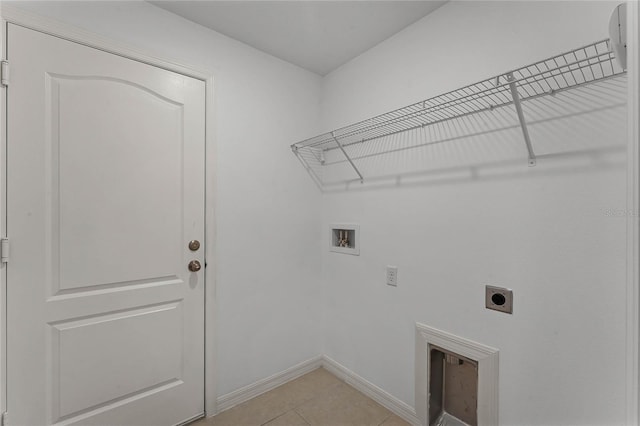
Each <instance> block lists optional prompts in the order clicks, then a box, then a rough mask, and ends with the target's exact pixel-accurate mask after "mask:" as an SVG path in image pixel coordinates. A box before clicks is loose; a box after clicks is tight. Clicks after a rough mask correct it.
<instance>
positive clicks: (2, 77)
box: [0, 61, 9, 86]
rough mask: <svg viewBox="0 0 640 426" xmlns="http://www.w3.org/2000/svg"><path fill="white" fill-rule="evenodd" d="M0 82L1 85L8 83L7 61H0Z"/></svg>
mask: <svg viewBox="0 0 640 426" xmlns="http://www.w3.org/2000/svg"><path fill="white" fill-rule="evenodd" d="M0 83H1V84H2V85H3V86H8V85H9V62H8V61H2V62H0Z"/></svg>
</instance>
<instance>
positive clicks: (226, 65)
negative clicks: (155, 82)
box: [15, 2, 321, 396]
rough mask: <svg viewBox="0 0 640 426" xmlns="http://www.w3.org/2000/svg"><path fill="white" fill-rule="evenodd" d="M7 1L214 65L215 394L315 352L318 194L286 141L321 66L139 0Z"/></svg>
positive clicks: (162, 53) (303, 118)
mask: <svg viewBox="0 0 640 426" xmlns="http://www.w3.org/2000/svg"><path fill="white" fill-rule="evenodd" d="M15 5H17V6H20V7H23V8H25V9H28V10H31V11H35V12H37V13H39V14H41V15H44V16H48V17H51V18H54V19H57V20H60V21H63V22H67V23H70V24H72V25H75V26H79V27H82V28H85V29H87V30H90V31H92V32H95V33H98V34H100V35H103V36H106V37H109V38H111V39H113V40H115V41H121V42H124V43H127V44H129V45H130V46H132V47H134V48H135V47H137V48H140V49H143V50H144V51H145V52H148V53H149V54H152V55H156V56H158V57H160V58H166V59H169V60H172V61H174V62H178V63H184V64H187V65H192V66H194V67H197V68H199V69H203V70H211V71H212V72H213V74H214V76H215V103H216V104H215V107H214V109H213V111H208V113H211V114H214V115H215V121H216V129H215V133H216V134H215V139H216V149H217V161H216V164H215V165H213V166H214V167H215V170H216V177H217V182H215V187H212V188H211V193H213V194H214V196H215V203H216V210H215V213H216V227H217V241H216V242H217V259H216V262H215V263H216V264H215V265H214V267H215V274H216V286H217V288H216V296H217V318H216V322H217V329H216V330H215V332H216V339H217V341H216V343H217V350H218V353H217V360H216V367H217V371H216V374H217V391H218V395H219V396H220V395H224V394H226V393H228V392H230V391H233V390H236V389H238V388H240V387H242V386H244V385H248V384H251V383H253V382H255V381H257V380H259V379H263V378H265V377H268V376H270V375H272V374H274V373H278V372H280V371H282V370H285V369H286V368H289V367H291V366H292V365H294V364H297V363H299V362H301V361H305V360H307V359H309V358H311V357H314V356H317V355H318V354H319V353H320V350H321V348H320V338H319V334H318V333H319V324H320V306H319V304H318V303H317V301H318V299H319V285H318V278H319V276H320V270H319V268H320V263H319V261H318V255H319V239H320V236H319V230H318V226H317V224H318V223H319V221H320V213H319V212H320V201H321V198H320V195H319V194H318V192H317V188H316V187H315V186H314V184H313V183H312V182H311V181H310V180H309V179H307V175H306V173H305V171H304V170H303V169H302V168H301V167H300V165H299V163H298V161H297V160H296V158H295V157H294V156H293V155H292V154H291V151H290V150H289V145H290V144H291V143H293V142H295V141H296V140H298V139H302V138H304V137H306V136H307V135H309V134H312V133H314V132H315V131H316V130H317V117H318V108H319V90H320V84H321V80H320V77H318V76H317V75H315V74H312V73H310V72H307V71H304V70H302V69H301V68H298V67H295V66H293V65H291V64H288V63H286V62H283V61H281V60H278V59H276V58H273V57H271V56H269V55H266V54H264V53H262V52H259V51H257V50H255V49H253V48H250V47H248V46H246V45H244V44H242V43H239V42H237V41H234V40H231V39H229V38H227V37H224V36H222V35H220V34H218V33H215V32H213V31H210V30H208V29H205V28H204V27H201V26H198V25H195V24H193V23H190V22H188V21H186V20H184V19H182V18H179V17H177V16H176V15H173V14H171V13H169V12H166V11H164V10H162V9H160V8H157V7H155V6H153V5H151V4H149V3H146V2H67V3H57V2H38V3H31V2H24V3H23V2H20V3H15Z"/></svg>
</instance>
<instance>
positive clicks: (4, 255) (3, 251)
mask: <svg viewBox="0 0 640 426" xmlns="http://www.w3.org/2000/svg"><path fill="white" fill-rule="evenodd" d="M8 262H9V239H8V238H6V237H5V238H2V239H0V263H8ZM0 426H2V425H0Z"/></svg>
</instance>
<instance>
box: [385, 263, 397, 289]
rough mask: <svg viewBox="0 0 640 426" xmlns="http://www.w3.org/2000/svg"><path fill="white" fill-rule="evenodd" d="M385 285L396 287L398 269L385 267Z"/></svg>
mask: <svg viewBox="0 0 640 426" xmlns="http://www.w3.org/2000/svg"><path fill="white" fill-rule="evenodd" d="M387 285H392V286H394V287H397V286H398V267H397V266H389V265H387Z"/></svg>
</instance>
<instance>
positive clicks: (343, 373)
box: [322, 355, 421, 426]
mask: <svg viewBox="0 0 640 426" xmlns="http://www.w3.org/2000/svg"><path fill="white" fill-rule="evenodd" d="M322 366H323V367H324V368H325V369H326V370H327V371H329V372H331V373H333V374H334V375H335V376H337V377H338V378H340V379H342V380H344V381H345V382H346V383H347V384H349V385H351V386H353V387H354V388H356V389H358V390H359V391H360V392H362V393H363V394H365V395H367V396H368V397H369V398H371V399H373V400H374V401H375V402H377V403H378V404H380V405H382V406H383V407H385V408H386V409H387V410H389V411H391V412H392V413H394V414H396V415H397V416H399V417H402V418H403V419H404V420H406V421H407V422H409V423H411V424H412V425H415V426H420V425H421V423H420V419H418V416H417V415H416V410H415V409H414V408H413V407H411V406H410V405H408V404H406V403H404V402H402V401H400V400H399V399H398V398H396V397H395V396H393V395H391V394H390V393H388V392H386V391H384V390H382V389H380V388H379V387H378V386H376V385H374V384H373V383H371V382H369V381H367V380H366V379H364V378H362V377H360V376H358V375H357V374H356V373H354V372H353V371H351V370H349V369H348V368H346V367H344V366H343V365H341V364H339V363H338V362H336V361H334V360H333V359H331V358H329V357H328V356H326V355H324V356H322Z"/></svg>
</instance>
